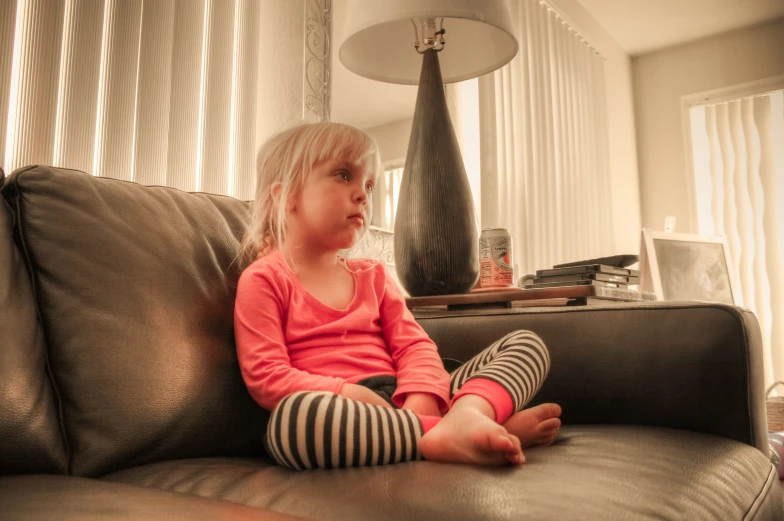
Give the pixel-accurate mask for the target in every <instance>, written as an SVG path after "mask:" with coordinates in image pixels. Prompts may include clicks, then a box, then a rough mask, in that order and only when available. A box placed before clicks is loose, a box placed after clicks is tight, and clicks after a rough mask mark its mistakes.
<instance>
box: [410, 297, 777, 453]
mask: <svg viewBox="0 0 784 521" xmlns="http://www.w3.org/2000/svg"><path fill="white" fill-rule="evenodd" d="M419 323H420V324H421V325H422V326H423V327H424V328H425V330H426V331H427V333H428V334H429V335H430V337H431V338H432V339H433V340H434V341H435V343H436V344H437V345H438V346H439V350H440V352H441V355H442V356H446V357H450V358H456V359H458V360H467V359H468V358H470V357H471V356H473V354H474V353H476V352H478V351H479V350H481V349H482V348H484V347H485V346H486V345H488V344H489V343H490V341H491V340H492V339H496V338H500V337H501V336H502V335H505V334H507V333H509V332H510V331H513V330H515V329H529V330H531V331H533V332H535V333H537V334H538V335H539V336H540V337H541V338H542V339H543V340H544V342H545V344H546V345H547V346H548V349H549V351H550V357H551V365H550V367H551V368H550V374H549V376H548V377H547V380H545V382H544V385H543V386H542V389H541V390H540V391H539V393H538V394H537V395H536V397H535V398H534V399H533V401H532V405H533V404H537V403H542V402H557V403H558V404H560V405H561V406H562V408H563V420H564V422H565V423H566V424H592V423H598V424H633V425H657V426H661V427H672V428H680V429H688V430H693V431H697V432H707V433H711V434H716V435H719V436H724V437H727V438H730V439H734V440H737V441H741V442H743V443H748V444H750V445H754V446H756V447H757V448H759V449H760V450H767V438H766V436H767V416H766V412H765V398H764V392H765V390H764V383H763V382H764V376H763V369H762V367H763V365H762V346H761V339H760V334H759V325H758V324H757V319H756V318H755V317H754V315H753V314H752V313H751V312H749V311H746V310H743V309H741V308H736V307H731V306H725V305H722V304H711V303H695V302H691V303H677V302H658V303H651V304H643V303H629V304H623V305H618V306H612V307H562V308H536V309H531V308H529V309H526V310H524V311H522V312H515V311H512V312H498V313H496V314H491V315H487V314H482V315H479V314H474V315H471V314H470V313H463V314H461V316H449V317H443V318H437V317H436V318H421V319H419Z"/></svg>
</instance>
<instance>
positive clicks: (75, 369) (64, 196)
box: [2, 166, 267, 476]
mask: <svg viewBox="0 0 784 521" xmlns="http://www.w3.org/2000/svg"><path fill="white" fill-rule="evenodd" d="M2 192H3V195H4V197H5V199H6V200H7V201H8V202H9V203H10V204H11V205H12V208H13V210H14V211H15V213H16V215H17V218H18V220H19V233H20V235H21V237H22V239H23V240H24V242H25V244H26V245H27V249H26V252H25V253H26V255H27V257H28V263H29V265H30V266H31V268H32V271H33V276H34V280H35V284H36V289H37V297H38V307H39V311H40V315H41V320H42V324H43V330H44V335H45V338H46V344H47V347H48V350H49V365H50V367H51V370H52V374H53V378H54V381H55V385H56V387H57V389H58V391H59V397H60V400H61V404H60V405H61V408H62V417H63V424H64V429H65V433H66V438H67V441H68V445H69V447H70V469H71V471H72V473H73V474H76V475H82V476H89V475H96V474H100V473H105V472H109V471H113V470H117V469H120V468H124V467H127V466H132V465H138V464H142V463H147V462H153V461H159V460H163V459H174V458H189V457H191V458H192V457H203V456H217V455H224V456H232V455H245V456H248V455H251V456H252V455H261V454H263V453H264V451H263V448H262V443H261V439H262V436H263V432H264V427H265V425H266V421H267V414H266V413H265V412H264V411H263V410H262V409H261V408H260V407H259V406H258V405H257V404H256V403H255V402H254V401H253V399H252V398H251V397H250V395H249V394H248V392H247V389H246V387H245V385H244V383H243V381H242V377H241V375H240V371H239V367H238V364H237V358H236V352H235V347H234V335H233V318H232V317H233V304H234V295H235V289H236V282H237V279H238V277H239V274H238V268H237V263H236V262H235V263H233V264H232V261H233V260H234V257H235V255H236V252H237V249H238V244H239V239H240V237H241V235H242V231H243V227H244V225H245V221H246V220H247V219H248V217H249V214H248V209H247V204H246V203H243V202H242V201H239V200H236V199H233V198H230V197H224V196H214V195H208V194H190V193H186V192H182V191H180V190H176V189H172V188H165V187H147V186H143V185H140V184H136V183H131V182H126V181H119V180H114V179H108V178H98V177H93V176H91V175H88V174H85V173H83V172H78V171H74V170H65V169H58V168H50V167H42V166H35V167H29V168H25V169H22V170H19V171H16V172H15V173H14V174H13V175H12V176H10V177H9V179H8V180H7V181H6V183H5V185H4V186H3V190H2Z"/></svg>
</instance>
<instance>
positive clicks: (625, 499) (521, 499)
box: [103, 425, 781, 521]
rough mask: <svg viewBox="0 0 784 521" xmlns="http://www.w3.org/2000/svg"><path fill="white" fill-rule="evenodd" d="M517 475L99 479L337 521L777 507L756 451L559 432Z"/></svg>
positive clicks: (704, 442)
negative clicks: (550, 443)
mask: <svg viewBox="0 0 784 521" xmlns="http://www.w3.org/2000/svg"><path fill="white" fill-rule="evenodd" d="M525 452H526V458H527V463H526V464H525V465H524V466H522V467H519V468H511V467H508V468H479V467H473V466H469V465H446V464H439V463H432V462H412V463H405V464H399V465H392V466H386V467H370V468H352V469H340V470H313V471H306V472H295V471H290V470H287V469H284V468H280V467H277V466H275V465H274V464H272V463H271V462H270V461H266V460H254V459H236V458H234V459H191V460H180V461H168V462H161V463H156V464H150V465H144V466H140V467H136V468H131V469H126V470H122V471H119V472H116V473H113V474H110V475H107V476H104V478H103V479H106V480H111V481H115V482H123V483H128V484H136V485H141V486H145V487H153V488H157V489H163V490H169V491H177V492H182V493H188V494H194V495H197V496H202V497H208V498H216V499H223V500H226V501H232V502H237V503H243V504H246V505H253V506H260V507H264V508H268V509H271V510H274V511H277V512H282V513H287V514H292V515H295V516H302V517H306V518H313V519H324V520H335V521H349V520H357V521H360V520H362V521H365V520H368V519H373V520H379V521H380V520H393V519H394V520H399V519H411V520H414V519H416V520H424V519H427V520H437V519H454V520H458V519H465V520H507V519H509V520H511V519H532V520H538V519H542V520H546V519H581V520H588V519H602V520H605V519H657V520H662V519H688V520H700V519H754V518H755V516H756V514H759V513H761V512H762V511H763V510H766V509H769V508H771V506H770V504H771V502H773V503H780V502H781V497H780V494H781V491H780V489H779V482H778V478H777V476H776V475H775V473H774V471H773V466H772V465H771V463H770V462H769V460H768V458H767V457H766V456H765V455H763V454H762V452H760V451H759V450H757V449H756V448H754V447H751V446H748V445H744V444H742V443H738V442H736V441H732V440H729V439H724V438H718V437H715V436H711V435H706V434H698V433H693V432H688V431H681V430H673V429H663V428H651V427H641V426H621V425H610V426H607V425H603V426H566V427H563V428H562V430H561V434H560V436H559V439H558V440H557V441H556V443H555V444H554V445H553V446H551V447H540V448H533V449H528V450H527V451H525Z"/></svg>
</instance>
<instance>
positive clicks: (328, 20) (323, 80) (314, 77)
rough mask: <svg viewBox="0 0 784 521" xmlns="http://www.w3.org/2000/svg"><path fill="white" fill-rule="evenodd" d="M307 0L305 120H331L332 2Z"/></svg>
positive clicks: (304, 77) (304, 78)
mask: <svg viewBox="0 0 784 521" xmlns="http://www.w3.org/2000/svg"><path fill="white" fill-rule="evenodd" d="M304 1H305V57H304V62H305V71H304V74H303V80H304V82H303V83H304V85H303V87H304V91H303V98H304V102H305V103H304V106H303V108H302V110H303V112H302V117H303V119H305V120H307V121H312V122H318V121H329V120H330V91H329V87H330V85H329V83H330V74H331V70H330V61H331V59H330V58H331V54H332V0H304Z"/></svg>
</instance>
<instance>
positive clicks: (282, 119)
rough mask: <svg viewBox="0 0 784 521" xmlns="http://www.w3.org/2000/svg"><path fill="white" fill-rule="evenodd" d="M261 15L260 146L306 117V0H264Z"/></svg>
mask: <svg viewBox="0 0 784 521" xmlns="http://www.w3.org/2000/svg"><path fill="white" fill-rule="evenodd" d="M261 19H262V23H261V27H262V30H260V31H259V70H258V88H257V91H256V93H257V97H256V100H257V103H258V113H259V117H258V119H257V121H256V145H257V147H256V148H257V149H258V146H259V145H261V144H262V143H263V142H264V141H266V140H267V139H268V138H270V137H272V136H273V135H275V134H277V133H278V132H280V131H282V130H284V129H286V128H288V127H290V126H292V125H294V124H296V123H299V122H301V120H302V113H303V106H304V93H303V82H304V75H305V73H304V70H305V69H304V65H303V60H304V54H305V2H304V1H287V2H280V1H279V0H262V1H261ZM270 21H274V23H270Z"/></svg>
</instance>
